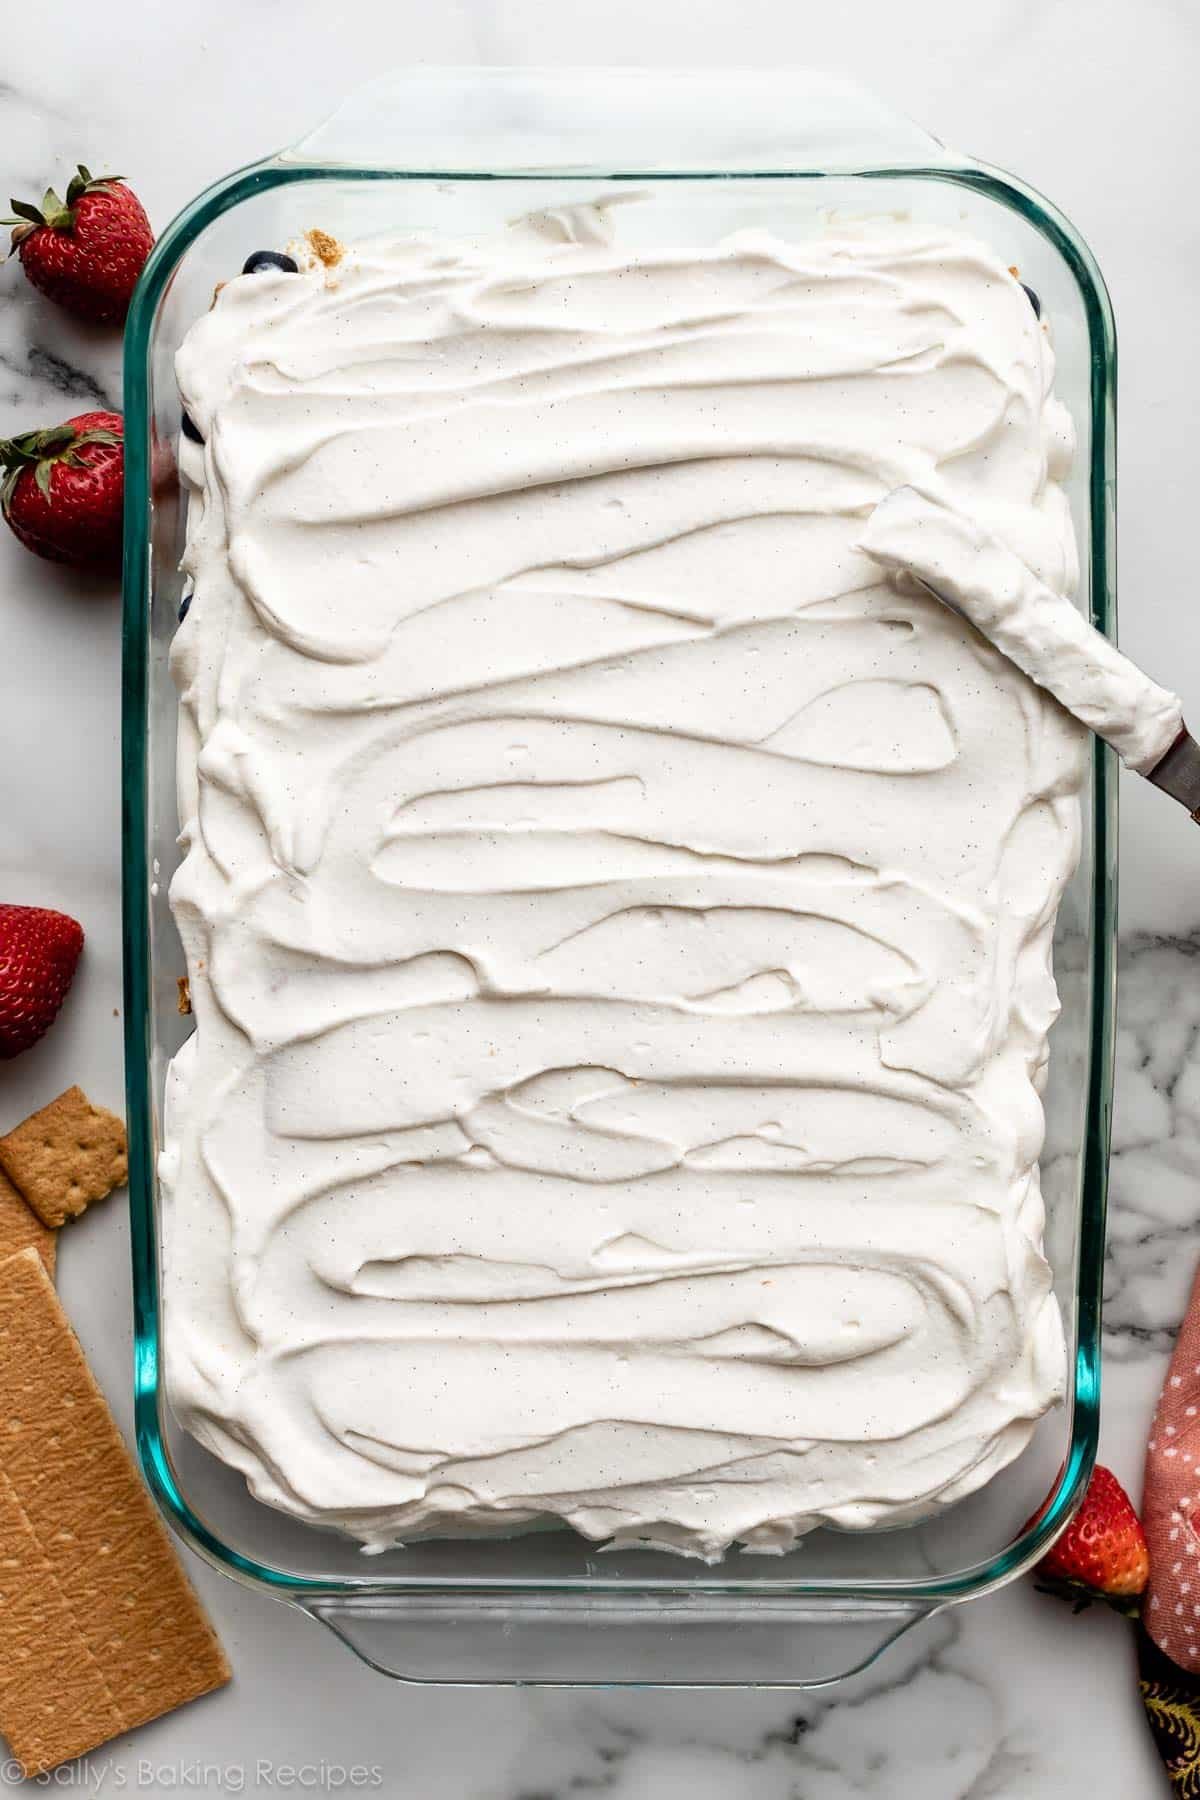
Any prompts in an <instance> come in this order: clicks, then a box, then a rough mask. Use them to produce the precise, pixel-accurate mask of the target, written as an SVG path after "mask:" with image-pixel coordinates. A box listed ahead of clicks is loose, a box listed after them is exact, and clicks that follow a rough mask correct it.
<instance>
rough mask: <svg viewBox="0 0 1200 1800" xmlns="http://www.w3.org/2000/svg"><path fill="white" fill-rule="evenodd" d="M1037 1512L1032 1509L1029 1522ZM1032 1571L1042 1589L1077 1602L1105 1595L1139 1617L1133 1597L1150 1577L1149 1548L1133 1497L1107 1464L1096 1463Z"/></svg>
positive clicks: (1132, 1616) (1117, 1608) (1120, 1608)
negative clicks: (1074, 1508) (1074, 1507)
mask: <svg viewBox="0 0 1200 1800" xmlns="http://www.w3.org/2000/svg"><path fill="white" fill-rule="evenodd" d="M1044 1510H1045V1509H1044V1508H1043V1511H1044ZM1040 1517H1041V1513H1040V1512H1039V1513H1035V1514H1034V1516H1033V1518H1032V1519H1030V1520H1029V1521H1028V1525H1033V1524H1036V1522H1037V1520H1038V1519H1039V1518H1040ZM1028 1525H1027V1526H1026V1529H1028ZM1034 1575H1035V1576H1036V1578H1037V1584H1038V1586H1039V1587H1040V1588H1042V1589H1043V1590H1044V1591H1045V1592H1047V1593H1053V1594H1060V1595H1062V1597H1063V1598H1064V1599H1067V1600H1073V1601H1074V1602H1075V1603H1076V1606H1077V1607H1078V1606H1086V1605H1087V1603H1088V1601H1089V1600H1105V1601H1107V1602H1108V1604H1109V1605H1110V1606H1113V1607H1115V1608H1116V1610H1117V1611H1118V1612H1126V1613H1128V1614H1129V1615H1130V1617H1131V1618H1136V1617H1137V1613H1138V1605H1137V1600H1136V1596H1137V1595H1139V1594H1140V1593H1141V1592H1142V1590H1143V1588H1144V1587H1145V1586H1146V1583H1147V1582H1148V1581H1149V1579H1150V1552H1149V1550H1148V1549H1147V1547H1146V1534H1145V1532H1144V1531H1143V1530H1142V1522H1141V1520H1140V1519H1139V1518H1138V1516H1137V1514H1136V1512H1134V1510H1133V1502H1132V1501H1131V1500H1130V1498H1129V1495H1128V1494H1127V1493H1126V1492H1125V1489H1124V1488H1123V1487H1122V1486H1121V1484H1120V1482H1119V1481H1118V1480H1117V1478H1116V1476H1115V1475H1114V1474H1113V1473H1112V1471H1111V1470H1110V1469H1106V1468H1104V1467H1103V1465H1102V1464H1100V1463H1097V1464H1096V1467H1095V1468H1094V1469H1093V1471H1092V1479H1091V1481H1090V1482H1089V1483H1088V1490H1087V1493H1086V1494H1085V1495H1084V1496H1083V1504H1082V1506H1081V1507H1080V1508H1079V1511H1078V1512H1077V1513H1076V1514H1075V1517H1074V1518H1073V1519H1072V1520H1071V1523H1070V1524H1069V1525H1068V1526H1067V1529H1066V1530H1065V1531H1064V1532H1063V1534H1062V1536H1061V1537H1060V1538H1059V1539H1058V1540H1057V1542H1056V1543H1055V1544H1054V1546H1053V1547H1052V1548H1051V1549H1050V1550H1048V1551H1047V1552H1046V1554H1045V1556H1044V1557H1043V1558H1042V1560H1041V1562H1040V1563H1039V1564H1038V1565H1037V1568H1036V1569H1035V1570H1034Z"/></svg>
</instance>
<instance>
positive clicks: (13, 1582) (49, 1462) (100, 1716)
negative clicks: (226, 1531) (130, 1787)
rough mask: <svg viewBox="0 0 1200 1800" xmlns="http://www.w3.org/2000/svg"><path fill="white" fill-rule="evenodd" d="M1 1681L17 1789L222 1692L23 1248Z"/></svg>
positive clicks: (13, 1358) (13, 1365)
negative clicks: (19, 1772)
mask: <svg viewBox="0 0 1200 1800" xmlns="http://www.w3.org/2000/svg"><path fill="white" fill-rule="evenodd" d="M0 1667H2V1668H3V1670H4V1677H3V1680H0V1731H2V1732H3V1733H4V1735H5V1737H6V1738H7V1739H8V1742H9V1746H10V1748H11V1750H12V1753H13V1756H14V1757H15V1758H16V1760H17V1761H18V1762H19V1763H20V1764H21V1765H22V1767H23V1769H24V1771H25V1774H26V1775H27V1776H30V1775H36V1774H40V1773H41V1772H43V1771H44V1770H47V1769H52V1768H54V1767H56V1766H57V1765H58V1764H59V1763H61V1762H65V1761H66V1760H67V1759H68V1758H69V1757H74V1756H81V1755H83V1754H84V1752H85V1751H88V1750H93V1749H95V1747H96V1746H97V1745H98V1744H103V1743H106V1742H107V1741H108V1739H109V1738H111V1737H114V1736H115V1735H116V1734H117V1733H118V1732H122V1731H129V1730H132V1729H133V1727H135V1726H137V1725H143V1724H145V1723H146V1722H147V1720H149V1719H155V1718H158V1716H159V1715H160V1714H161V1713H164V1712H170V1711H171V1710H172V1709H173V1708H174V1707H176V1706H181V1705H183V1703H184V1702H185V1701H187V1700H194V1699H197V1698H198V1697H199V1696H200V1695H201V1694H207V1693H209V1692H211V1690H212V1689H213V1688H218V1687H223V1686H224V1685H225V1683H226V1682H227V1681H228V1680H229V1677H230V1669H229V1663H228V1661H227V1659H226V1656H225V1653H224V1651H223V1650H222V1648H221V1645H220V1643H219V1642H218V1640H217V1637H216V1634H215V1633H214V1631H213V1628H212V1626H211V1625H210V1624H209V1622H208V1619H207V1618H206V1617H205V1615H204V1612H203V1611H202V1609H201V1606H200V1603H199V1601H198V1600H197V1598H196V1596H195V1594H194V1593H193V1591H192V1587H191V1584H190V1583H189V1581H188V1579H187V1577H186V1575H185V1574H184V1572H183V1569H182V1567H181V1566H180V1563H179V1559H178V1556H177V1555H176V1552H175V1549H174V1546H173V1545H172V1543H171V1539H170V1537H169V1536H168V1534H167V1529H166V1526H165V1525H164V1524H163V1522H162V1520H161V1519H160V1518H159V1516H158V1513H157V1511H156V1510H155V1507H154V1503H153V1501H152V1500H151V1498H150V1496H149V1494H148V1493H147V1491H146V1489H145V1487H144V1486H143V1484H142V1480H141V1477H140V1476H139V1474H138V1471H137V1469H136V1468H135V1466H134V1463H133V1460H132V1458H131V1457H130V1454H129V1451H128V1450H127V1449H126V1447H125V1440H124V1439H123V1438H122V1436H121V1434H120V1432H119V1431H118V1430H117V1427H116V1425H115V1424H114V1423H113V1419H112V1415H111V1414H110V1412H109V1410H108V1407H107V1405H106V1404H105V1400H104V1396H103V1394H102V1393H101V1392H100V1389H99V1388H98V1387H97V1385H96V1380H95V1377H94V1376H93V1374H92V1372H91V1370H90V1368H89V1367H88V1364H87V1361H86V1359H85V1357H84V1354H83V1351H82V1349H81V1348H80V1345H79V1341H78V1339H77V1338H76V1336H75V1334H74V1332H73V1331H72V1330H71V1327H70V1324H69V1323H68V1321H67V1317H66V1314H65V1313H64V1312H63V1310H62V1307H61V1306H60V1304H59V1300H58V1296H57V1294H56V1293H55V1292H54V1288H53V1287H52V1285H51V1283H50V1280H49V1278H48V1276H47V1275H46V1272H45V1270H44V1269H43V1267H42V1264H41V1261H40V1259H39V1257H38V1255H37V1252H36V1251H34V1250H32V1249H31V1250H24V1251H22V1252H21V1253H20V1254H19V1255H17V1256H11V1257H9V1258H8V1260H7V1261H6V1262H4V1263H2V1264H0Z"/></svg>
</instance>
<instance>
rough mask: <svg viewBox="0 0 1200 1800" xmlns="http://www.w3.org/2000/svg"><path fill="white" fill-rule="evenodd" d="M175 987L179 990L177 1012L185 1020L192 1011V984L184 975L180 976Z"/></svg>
mask: <svg viewBox="0 0 1200 1800" xmlns="http://www.w3.org/2000/svg"><path fill="white" fill-rule="evenodd" d="M176 986H177V987H178V989H179V1000H178V1003H177V1005H178V1011H179V1012H180V1014H181V1015H182V1016H183V1017H184V1018H186V1017H187V1015H188V1013H190V1012H191V1010H192V984H191V982H190V981H189V980H188V978H187V976H186V975H181V976H180V977H179V980H178V982H177V983H176Z"/></svg>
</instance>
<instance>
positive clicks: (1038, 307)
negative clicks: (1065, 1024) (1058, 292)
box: [1021, 282, 1042, 319]
mask: <svg viewBox="0 0 1200 1800" xmlns="http://www.w3.org/2000/svg"><path fill="white" fill-rule="evenodd" d="M1021 286H1022V287H1023V288H1025V292H1026V294H1027V295H1028V296H1029V304H1030V306H1032V308H1033V316H1034V318H1035V319H1040V318H1041V316H1042V303H1041V301H1040V300H1039V299H1038V297H1037V295H1036V294H1035V293H1034V291H1033V289H1032V288H1031V287H1026V286H1025V283H1024V282H1022V283H1021Z"/></svg>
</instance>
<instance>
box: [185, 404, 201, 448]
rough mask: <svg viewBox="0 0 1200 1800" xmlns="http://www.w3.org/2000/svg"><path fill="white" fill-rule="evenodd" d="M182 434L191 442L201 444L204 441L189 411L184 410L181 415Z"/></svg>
mask: <svg viewBox="0 0 1200 1800" xmlns="http://www.w3.org/2000/svg"><path fill="white" fill-rule="evenodd" d="M183 435H184V437H185V438H191V440H192V442H193V444H202V443H203V442H204V439H203V438H202V437H201V436H200V427H199V426H198V425H197V423H196V421H195V419H193V417H192V415H191V413H190V412H185V413H184V415H183Z"/></svg>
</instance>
